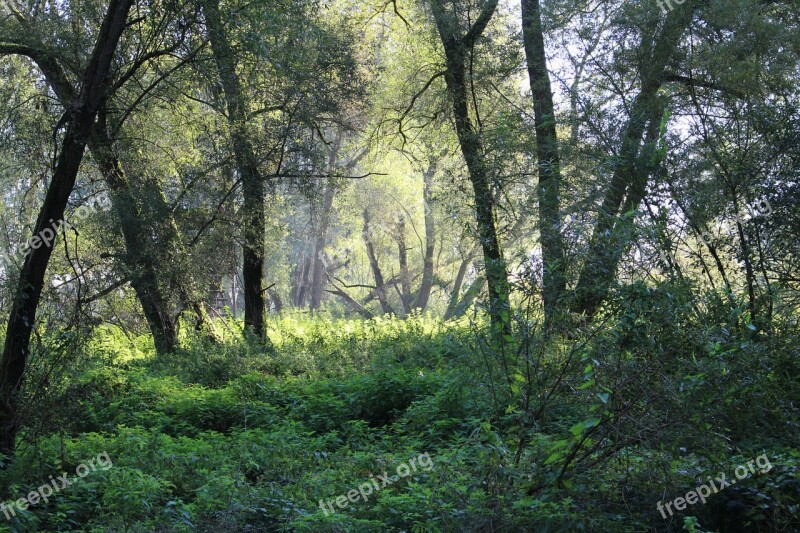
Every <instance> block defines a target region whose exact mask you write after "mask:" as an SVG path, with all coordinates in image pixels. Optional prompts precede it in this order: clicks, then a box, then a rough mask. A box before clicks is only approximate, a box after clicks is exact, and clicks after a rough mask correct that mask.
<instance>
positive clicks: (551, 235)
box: [522, 0, 566, 329]
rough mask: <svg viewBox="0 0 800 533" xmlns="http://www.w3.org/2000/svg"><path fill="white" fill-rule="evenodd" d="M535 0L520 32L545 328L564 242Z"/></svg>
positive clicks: (555, 302) (528, 2)
mask: <svg viewBox="0 0 800 533" xmlns="http://www.w3.org/2000/svg"><path fill="white" fill-rule="evenodd" d="M541 17H542V15H541V8H540V5H539V0H522V34H523V39H524V44H525V56H526V58H527V62H528V78H529V80H530V85H531V95H532V97H533V116H534V125H535V128H536V157H537V160H538V167H539V187H538V199H539V234H540V238H541V242H542V264H543V269H544V275H543V279H542V285H543V287H542V297H543V298H542V299H543V300H544V316H545V328H546V329H549V326H551V325H552V323H553V319H554V317H556V316H557V315H558V314H559V313H560V307H561V303H562V302H563V299H564V293H565V291H566V275H565V273H564V269H565V266H566V265H565V263H564V244H563V241H562V237H561V201H560V198H559V194H560V189H561V160H560V158H559V149H558V137H557V135H556V120H555V111H554V106H553V91H552V87H551V85H550V74H549V72H548V71H547V58H546V56H545V49H544V33H543V30H542V18H541Z"/></svg>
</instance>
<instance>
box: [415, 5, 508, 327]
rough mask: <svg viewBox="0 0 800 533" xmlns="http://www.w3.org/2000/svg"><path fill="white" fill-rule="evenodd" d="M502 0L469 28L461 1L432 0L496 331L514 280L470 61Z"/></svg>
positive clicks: (482, 12) (505, 318) (503, 321)
mask: <svg viewBox="0 0 800 533" xmlns="http://www.w3.org/2000/svg"><path fill="white" fill-rule="evenodd" d="M497 3H498V2H497V0H487V1H486V2H484V3H483V5H482V7H481V9H480V14H479V16H478V17H477V19H476V20H475V22H474V23H472V24H469V25H468V28H467V30H466V32H464V31H463V30H462V29H461V20H460V17H459V15H460V14H461V9H460V6H459V5H458V3H455V4H454V5H453V6H452V9H450V8H448V6H450V3H448V2H444V1H442V0H433V1H432V2H431V4H430V5H431V11H432V13H433V18H434V21H435V23H436V29H437V32H438V34H439V38H440V40H441V42H442V46H443V48H444V54H445V74H444V79H445V82H446V84H447V89H448V92H449V95H450V101H451V104H452V110H453V119H454V121H455V126H456V134H457V135H458V141H459V145H460V147H461V153H462V155H463V156H464V160H465V162H466V164H467V169H468V170H469V178H470V182H471V183H472V192H473V197H474V200H475V217H476V222H477V226H478V238H479V239H480V243H481V247H482V249H483V261H484V269H485V272H486V281H487V285H488V290H489V316H490V318H491V322H492V328H493V331H494V332H495V333H500V334H503V333H507V332H509V331H510V329H511V322H510V317H509V284H508V274H507V271H506V261H505V259H504V257H503V252H502V249H501V248H500V238H499V237H498V234H497V226H496V224H495V208H494V196H493V194H492V190H491V187H490V179H491V176H490V172H491V171H490V169H489V165H488V163H487V161H486V154H485V151H484V146H483V141H482V136H481V132H480V130H477V129H476V128H475V125H474V124H473V121H472V118H471V117H470V112H469V99H468V96H467V95H468V91H469V82H470V79H469V78H468V72H471V71H470V70H469V69H468V64H469V62H470V57H471V55H472V54H473V52H474V47H475V42H476V41H477V40H478V39H479V38H480V37H481V36H482V35H483V32H484V31H485V30H486V26H487V25H488V24H489V21H490V20H491V19H492V16H493V15H494V12H495V10H496V9H497Z"/></svg>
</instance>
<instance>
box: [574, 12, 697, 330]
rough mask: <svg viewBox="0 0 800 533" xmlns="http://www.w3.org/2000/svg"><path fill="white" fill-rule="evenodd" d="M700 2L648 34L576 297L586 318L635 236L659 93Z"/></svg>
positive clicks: (649, 166) (650, 170)
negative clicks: (630, 236) (634, 219)
mask: <svg viewBox="0 0 800 533" xmlns="http://www.w3.org/2000/svg"><path fill="white" fill-rule="evenodd" d="M696 3H697V2H687V4H686V5H684V6H682V8H681V9H675V10H673V11H671V12H670V13H669V15H667V19H666V21H665V22H664V23H663V25H662V26H660V29H659V30H655V29H654V33H653V34H652V35H649V34H648V35H644V36H643V37H642V41H641V46H640V49H641V50H642V51H643V54H642V56H643V57H642V60H641V61H642V63H641V79H642V87H641V90H640V91H639V94H637V95H636V98H635V99H634V101H633V104H632V105H631V114H630V117H629V118H628V122H627V124H626V125H625V128H624V129H623V133H622V139H621V146H620V150H619V157H618V160H619V162H618V163H617V166H616V168H615V169H614V173H613V175H612V177H611V182H610V184H609V187H608V190H607V191H606V195H605V197H604V198H603V202H602V205H601V206H600V212H599V213H598V215H597V222H596V223H595V227H594V231H593V232H592V236H591V239H590V241H589V251H588V253H587V255H586V259H585V261H584V264H583V268H582V269H581V272H580V276H579V278H578V283H577V285H576V287H575V295H574V300H573V302H572V311H573V312H575V313H577V314H583V315H584V316H585V317H586V318H591V317H592V316H594V314H595V313H596V312H597V310H598V309H599V307H600V304H601V303H602V302H603V300H605V298H606V296H607V294H608V291H609V289H610V287H611V284H612V283H613V281H614V279H615V278H616V274H617V268H618V266H619V262H620V260H621V259H622V256H623V254H624V253H625V251H626V250H627V249H628V246H629V244H630V239H626V238H625V232H626V229H627V228H630V227H631V220H630V217H628V216H627V215H628V214H629V213H630V214H632V213H634V212H635V211H636V210H637V209H638V208H639V204H640V203H641V200H642V199H643V198H644V196H645V192H646V189H647V181H648V178H649V176H650V175H651V174H652V173H653V170H654V167H655V166H656V165H654V164H653V160H652V158H650V157H647V152H648V144H649V143H648V139H647V137H648V135H647V132H648V131H650V132H656V131H658V130H659V127H660V126H661V124H660V123H661V120H662V117H663V114H664V109H665V101H664V98H663V97H662V96H660V95H659V89H660V88H661V86H662V84H663V83H664V81H665V78H666V69H667V67H668V66H669V65H670V64H671V63H672V60H673V58H674V56H675V54H676V52H677V50H678V44H679V42H680V39H681V37H682V35H683V34H684V32H685V31H686V28H687V27H688V26H689V24H690V22H691V18H692V12H693V7H694V5H695V4H696ZM648 126H649V127H648ZM650 137H651V139H650V143H652V142H655V140H656V139H655V137H656V135H651V136H650ZM650 149H651V150H652V146H651V147H650ZM643 154H644V155H645V156H644V157H643Z"/></svg>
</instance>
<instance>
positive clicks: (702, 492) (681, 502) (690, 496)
mask: <svg viewBox="0 0 800 533" xmlns="http://www.w3.org/2000/svg"><path fill="white" fill-rule="evenodd" d="M756 466H757V467H758V469H759V472H761V473H762V474H765V473H767V472H769V471H770V470H772V464H771V463H770V462H769V458H768V457H767V454H765V453H764V454H761V455H759V456H758V457H756V458H755V460H754V461H748V462H747V464H746V465H739V466H737V467H736V470H734V472H733V473H734V474H735V475H736V479H733V478H731V480H730V481H728V480H727V479H725V474H722V473H720V475H719V477H717V478H714V479H712V478H711V477H709V478H708V483H704V484H702V485H700V486H699V487H697V488H696V489H695V490H691V491H689V492H687V493H686V495H685V496H683V497H682V498H675V499H674V500H672V501H670V502H667V503H663V504H662V503H661V502H660V501H659V502H658V503H657V504H656V509H658V511H659V512H660V513H661V516H662V517H663V518H664V519H665V520H666V518H667V515H666V513H665V512H664V510H665V509H666V510H667V512H668V513H669V515H670V516H672V506H673V505H674V506H675V510H677V511H683V510H684V509H686V504H689V505H694V504H696V503H697V502H698V500H699V501H700V502H701V503H706V498H708V497H709V496H711V495H712V494H716V493H718V492H719V491H721V490H722V489H724V488H725V487H730V486H731V485H734V484H735V483H736V481H738V480H742V479H747V478H748V477H750V476H751V475H753V474H755V473H756V468H755V467H756Z"/></svg>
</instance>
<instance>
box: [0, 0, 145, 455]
mask: <svg viewBox="0 0 800 533" xmlns="http://www.w3.org/2000/svg"><path fill="white" fill-rule="evenodd" d="M131 4H132V1H131V0H111V3H110V5H109V6H108V12H107V13H106V15H105V18H104V19H103V24H102V26H101V28H100V33H99V34H98V37H97V42H96V43H95V47H94V51H93V52H92V56H91V59H90V60H89V64H88V66H87V68H86V70H85V71H84V74H83V83H82V84H81V91H80V94H79V95H78V98H77V99H76V101H75V102H74V103H73V106H72V108H71V109H68V110H67V114H65V118H66V119H67V128H66V131H65V133H64V138H63V140H62V142H61V150H60V152H59V154H58V159H57V162H56V166H55V169H54V172H53V178H52V180H51V182H50V186H49V187H48V189H47V194H46V196H45V199H44V203H43V204H42V208H41V210H40V211H39V218H38V219H37V221H36V225H35V226H34V231H33V236H34V237H35V236H37V235H40V234H41V233H42V232H43V231H44V229H45V228H47V227H49V226H50V225H51V224H52V222H51V220H55V221H60V220H63V219H64V211H65V209H66V206H67V202H68V201H69V196H70V194H71V193H72V190H73V188H74V187H75V179H76V177H77V175H78V169H79V168H80V164H81V161H82V160H83V154H84V151H85V149H86V142H87V140H88V138H89V136H90V134H91V131H92V126H93V124H94V121H95V118H96V116H97V113H98V111H99V110H100V108H101V107H102V106H103V105H105V103H106V99H107V97H108V89H109V85H110V83H109V82H110V79H111V63H112V61H113V58H114V54H115V52H116V49H117V45H118V43H119V39H120V37H121V35H122V32H123V30H124V29H125V22H126V20H127V18H128V12H129V11H130V8H131ZM40 244H42V245H41V246H38V247H36V248H31V250H30V252H29V253H28V255H27V256H26V257H25V261H24V263H23V265H22V271H21V272H20V276H19V283H18V287H17V291H16V294H15V296H14V300H13V307H12V309H11V314H10V316H9V319H8V328H7V331H6V339H5V345H4V348H3V357H2V360H1V361H0V454H3V455H7V456H12V455H13V454H14V451H15V448H16V436H17V430H18V428H19V424H20V421H19V419H18V417H17V414H18V410H19V401H20V398H19V394H20V390H21V385H22V379H23V376H24V374H25V368H26V364H27V358H28V353H29V349H30V338H31V334H32V332H33V328H34V324H35V322H36V311H37V308H38V306H39V299H40V297H41V294H42V288H43V286H44V276H45V272H46V271H47V265H48V263H49V262H50V256H51V255H52V253H53V243H52V242H43V243H40Z"/></svg>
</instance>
